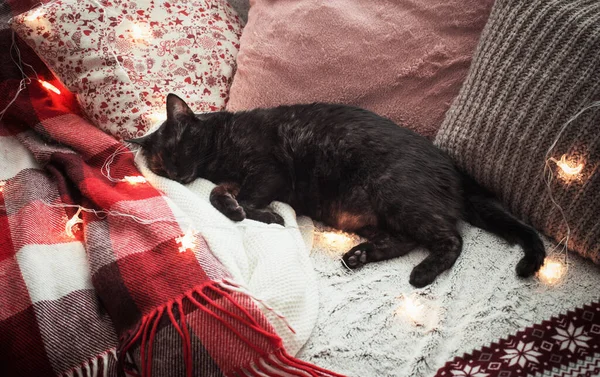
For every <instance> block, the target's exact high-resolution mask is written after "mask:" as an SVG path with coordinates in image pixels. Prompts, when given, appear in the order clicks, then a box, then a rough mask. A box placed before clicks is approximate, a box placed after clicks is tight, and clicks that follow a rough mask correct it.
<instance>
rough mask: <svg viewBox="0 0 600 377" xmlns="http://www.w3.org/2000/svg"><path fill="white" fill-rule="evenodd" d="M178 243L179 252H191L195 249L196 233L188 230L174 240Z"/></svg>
mask: <svg viewBox="0 0 600 377" xmlns="http://www.w3.org/2000/svg"><path fill="white" fill-rule="evenodd" d="M175 241H177V242H178V243H179V245H180V246H179V252H180V253H183V252H185V251H187V250H190V251H191V250H193V249H194V248H195V247H196V232H195V231H194V230H193V229H191V228H190V229H188V230H187V232H185V234H184V235H183V236H181V237H177V238H176V239H175Z"/></svg>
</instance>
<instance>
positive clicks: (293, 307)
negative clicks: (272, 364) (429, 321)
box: [135, 154, 319, 355]
mask: <svg viewBox="0 0 600 377" xmlns="http://www.w3.org/2000/svg"><path fill="white" fill-rule="evenodd" d="M135 162H136V164H137V166H138V168H139V169H140V171H141V172H142V174H143V175H144V176H145V177H146V179H147V180H148V182H149V183H151V184H152V185H153V186H154V187H156V188H157V189H159V190H162V191H163V192H164V193H165V195H166V196H167V198H168V199H169V202H170V203H169V204H170V205H171V209H172V211H173V213H174V214H175V216H176V217H177V219H178V221H179V222H180V223H181V226H182V228H183V229H185V227H188V226H192V227H193V230H195V231H197V232H199V233H201V234H202V235H203V236H204V238H205V239H206V241H207V242H208V244H209V246H210V249H211V250H212V252H213V253H214V254H215V256H216V257H217V258H218V259H219V260H220V261H221V263H222V264H223V265H224V266H225V267H227V269H228V270H229V271H230V272H231V274H232V277H233V279H234V280H235V281H236V282H237V283H238V284H241V285H243V286H245V287H246V288H247V289H248V290H249V291H250V293H252V294H253V295H254V296H255V297H257V298H259V299H261V300H264V302H265V303H266V304H267V305H269V306H270V307H272V308H273V309H275V310H277V311H278V312H279V313H280V314H282V315H283V316H284V317H285V318H286V320H287V322H288V323H289V325H290V326H291V327H292V328H293V329H294V331H295V334H294V333H292V332H291V331H290V330H289V329H288V327H287V325H286V324H285V322H284V321H283V320H281V319H279V318H277V316H276V315H275V314H274V313H273V312H272V311H270V310H268V309H266V308H265V307H264V306H261V305H259V306H261V308H262V309H263V312H264V313H265V315H266V316H267V318H268V319H269V321H270V322H271V325H273V327H274V328H275V330H276V331H277V333H278V334H279V335H280V336H281V338H282V339H283V343H284V345H285V347H286V349H287V351H288V352H289V353H290V354H292V355H294V354H296V353H297V352H298V350H299V349H300V348H301V347H302V345H304V343H305V342H306V340H307V339H308V337H309V336H310V334H311V332H312V330H313V328H314V325H315V323H316V320H317V312H318V308H319V297H318V290H317V281H316V275H315V272H314V270H313V267H312V263H311V261H310V259H309V250H310V249H311V248H312V239H313V229H314V228H313V225H312V221H311V220H310V219H307V218H299V219H298V220H297V219H296V214H295V212H294V210H293V209H292V208H291V207H290V206H288V205H285V204H282V203H273V208H274V209H275V211H276V212H277V213H278V214H280V215H281V216H282V217H283V218H284V220H285V228H284V227H282V226H280V225H277V224H271V225H267V224H264V223H260V222H257V221H253V220H247V219H246V220H244V221H242V222H239V223H234V222H232V221H231V220H229V219H228V218H226V217H225V216H224V215H223V214H221V213H220V212H219V211H218V210H216V209H215V208H214V207H213V206H212V205H211V204H210V202H209V195H210V191H211V190H212V188H213V187H214V186H215V185H214V184H213V183H211V182H209V181H207V180H205V179H197V180H195V181H194V182H192V183H190V184H188V185H185V186H184V185H181V184H179V183H177V182H175V181H172V180H169V179H167V178H163V177H160V176H158V175H155V174H153V173H152V172H151V171H150V170H149V169H148V168H147V166H146V163H145V159H144V158H143V157H142V156H141V154H138V156H137V157H136V159H135ZM190 224H191V225H190ZM301 229H302V231H303V234H304V238H303V234H301V232H300V230H301Z"/></svg>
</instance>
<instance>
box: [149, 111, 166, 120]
mask: <svg viewBox="0 0 600 377" xmlns="http://www.w3.org/2000/svg"><path fill="white" fill-rule="evenodd" d="M148 118H150V120H151V121H152V122H154V123H158V122H161V123H162V122H164V121H165V120H167V114H166V113H165V112H164V111H157V112H154V113H150V114H148Z"/></svg>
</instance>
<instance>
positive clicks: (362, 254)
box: [342, 242, 372, 269]
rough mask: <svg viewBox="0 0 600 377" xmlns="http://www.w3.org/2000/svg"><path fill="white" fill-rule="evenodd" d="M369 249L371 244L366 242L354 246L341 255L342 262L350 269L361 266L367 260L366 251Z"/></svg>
mask: <svg viewBox="0 0 600 377" xmlns="http://www.w3.org/2000/svg"><path fill="white" fill-rule="evenodd" d="M370 249H372V245H371V244H370V243H368V242H364V243H361V244H358V245H356V246H354V247H353V248H352V249H350V251H348V252H347V253H346V254H344V255H343V256H342V264H343V265H345V266H346V267H348V268H351V269H355V268H359V267H362V266H363V265H365V264H367V263H368V261H369V260H368V255H367V253H368V252H369V250H370Z"/></svg>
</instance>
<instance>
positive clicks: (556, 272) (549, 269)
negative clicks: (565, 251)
mask: <svg viewBox="0 0 600 377" xmlns="http://www.w3.org/2000/svg"><path fill="white" fill-rule="evenodd" d="M566 272H567V265H566V264H565V263H563V261H562V260H561V258H559V257H556V256H555V257H547V258H546V260H545V261H544V265H543V266H542V267H541V268H540V270H539V271H538V274H537V275H538V279H540V280H541V281H542V282H543V283H544V284H546V285H555V284H557V283H558V282H559V281H561V279H562V278H563V276H564V275H565V273H566Z"/></svg>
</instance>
